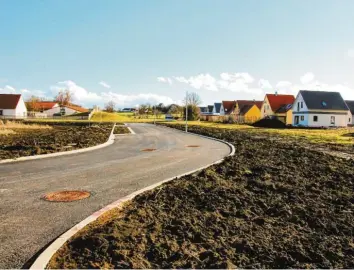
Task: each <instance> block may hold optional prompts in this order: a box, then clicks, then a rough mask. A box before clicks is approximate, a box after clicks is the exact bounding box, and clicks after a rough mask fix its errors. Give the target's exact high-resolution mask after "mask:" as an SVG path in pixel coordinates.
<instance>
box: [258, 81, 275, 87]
mask: <svg viewBox="0 0 354 270" xmlns="http://www.w3.org/2000/svg"><path fill="white" fill-rule="evenodd" d="M258 86H259V87H260V88H262V89H272V85H271V84H270V82H269V81H268V80H265V79H260V80H259V81H258Z"/></svg>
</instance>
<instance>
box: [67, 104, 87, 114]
mask: <svg viewBox="0 0 354 270" xmlns="http://www.w3.org/2000/svg"><path fill="white" fill-rule="evenodd" d="M64 107H66V108H69V109H72V110H75V111H77V112H88V109H85V108H83V107H80V106H78V105H74V104H67V105H64Z"/></svg>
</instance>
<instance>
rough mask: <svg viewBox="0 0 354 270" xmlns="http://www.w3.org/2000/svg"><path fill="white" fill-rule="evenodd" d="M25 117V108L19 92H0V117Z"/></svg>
mask: <svg viewBox="0 0 354 270" xmlns="http://www.w3.org/2000/svg"><path fill="white" fill-rule="evenodd" d="M26 117H27V108H26V105H25V102H24V101H23V98H22V95H20V94H0V119H1V118H9V119H13V118H15V119H22V118H26Z"/></svg>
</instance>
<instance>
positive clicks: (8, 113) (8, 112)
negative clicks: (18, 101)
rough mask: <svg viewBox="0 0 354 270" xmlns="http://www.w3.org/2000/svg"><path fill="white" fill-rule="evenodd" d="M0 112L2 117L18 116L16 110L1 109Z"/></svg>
mask: <svg viewBox="0 0 354 270" xmlns="http://www.w3.org/2000/svg"><path fill="white" fill-rule="evenodd" d="M0 110H2V115H3V116H15V115H16V109H11V110H10V109H6V110H4V109H1V108H0Z"/></svg>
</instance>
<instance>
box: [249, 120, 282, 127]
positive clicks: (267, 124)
mask: <svg viewBox="0 0 354 270" xmlns="http://www.w3.org/2000/svg"><path fill="white" fill-rule="evenodd" d="M253 126H254V127H264V128H286V125H285V124H284V123H283V122H282V121H280V120H278V119H276V118H263V119H261V120H259V121H257V122H255V123H254V124H253Z"/></svg>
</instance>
